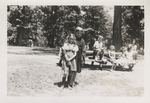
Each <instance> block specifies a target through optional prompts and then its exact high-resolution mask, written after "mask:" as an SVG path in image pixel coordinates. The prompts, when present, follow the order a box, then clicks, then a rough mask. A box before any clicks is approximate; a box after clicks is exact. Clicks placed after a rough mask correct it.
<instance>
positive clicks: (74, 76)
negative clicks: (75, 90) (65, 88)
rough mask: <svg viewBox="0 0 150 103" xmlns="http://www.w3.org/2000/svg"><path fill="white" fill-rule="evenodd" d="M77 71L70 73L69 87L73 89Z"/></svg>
mask: <svg viewBox="0 0 150 103" xmlns="http://www.w3.org/2000/svg"><path fill="white" fill-rule="evenodd" d="M75 78H76V71H70V78H69V81H68V82H69V85H70V86H71V87H73V83H74V82H75Z"/></svg>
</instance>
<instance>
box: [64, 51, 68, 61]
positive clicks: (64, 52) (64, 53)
mask: <svg viewBox="0 0 150 103" xmlns="http://www.w3.org/2000/svg"><path fill="white" fill-rule="evenodd" d="M63 53H64V56H65V59H66V60H67V61H69V59H68V57H67V55H66V50H64V49H63Z"/></svg>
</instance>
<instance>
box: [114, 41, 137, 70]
mask: <svg viewBox="0 0 150 103" xmlns="http://www.w3.org/2000/svg"><path fill="white" fill-rule="evenodd" d="M135 63H136V61H135V60H133V51H132V44H129V45H128V47H127V49H126V47H124V46H123V47H122V48H121V57H120V58H119V59H117V60H116V63H115V64H114V66H116V64H117V65H118V66H121V67H122V68H123V69H127V68H128V69H129V70H132V68H133V66H134V65H135Z"/></svg>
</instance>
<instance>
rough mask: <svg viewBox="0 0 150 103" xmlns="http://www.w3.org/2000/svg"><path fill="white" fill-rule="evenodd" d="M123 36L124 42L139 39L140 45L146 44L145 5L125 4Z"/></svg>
mask: <svg viewBox="0 0 150 103" xmlns="http://www.w3.org/2000/svg"><path fill="white" fill-rule="evenodd" d="M122 10H123V13H122V15H123V16H122V17H123V18H122V36H123V39H122V40H123V42H124V44H125V43H132V40H133V39H135V40H136V41H137V45H139V47H141V46H144V7H143V6H123V8H122Z"/></svg>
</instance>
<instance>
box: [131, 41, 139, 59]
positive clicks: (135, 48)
mask: <svg viewBox="0 0 150 103" xmlns="http://www.w3.org/2000/svg"><path fill="white" fill-rule="evenodd" d="M132 52H133V60H137V53H138V51H137V45H136V41H135V39H133V42H132Z"/></svg>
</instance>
